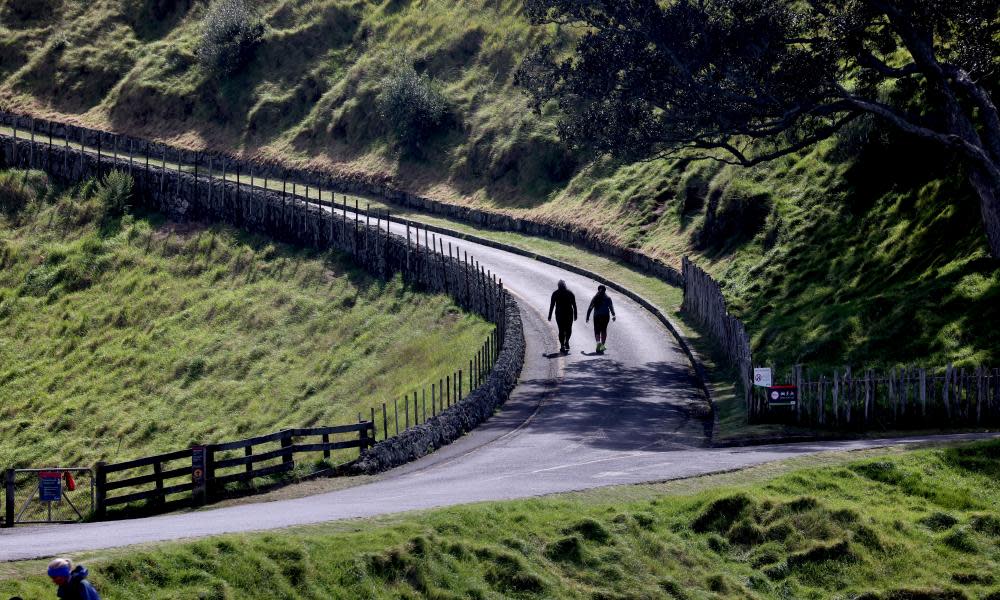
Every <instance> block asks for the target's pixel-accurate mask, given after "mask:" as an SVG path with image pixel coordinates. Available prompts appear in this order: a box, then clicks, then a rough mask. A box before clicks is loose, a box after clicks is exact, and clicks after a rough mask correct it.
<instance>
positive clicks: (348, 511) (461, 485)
mask: <svg viewBox="0 0 1000 600" xmlns="http://www.w3.org/2000/svg"><path fill="white" fill-rule="evenodd" d="M394 231H396V232H397V233H400V234H404V232H405V229H404V228H403V227H402V226H398V225H394ZM449 241H450V242H452V244H457V245H458V246H460V247H461V248H462V250H468V251H469V254H470V255H474V256H475V257H476V259H477V260H479V263H480V264H481V265H482V266H484V267H485V268H487V269H490V270H491V271H493V272H495V273H497V274H498V275H499V276H500V277H502V278H503V281H504V284H505V285H506V286H507V289H509V290H510V291H511V292H512V293H513V294H515V295H516V296H517V298H518V300H519V301H520V304H521V310H522V316H523V319H524V326H525V336H526V339H527V356H526V361H525V368H524V371H523V372H522V376H521V381H520V384H519V385H518V387H517V389H516V391H515V393H514V395H513V397H512V398H511V400H510V401H509V402H508V403H507V405H506V406H505V407H504V409H503V410H502V411H501V412H500V413H499V414H498V415H496V416H495V417H493V418H492V419H490V421H488V422H487V423H486V424H484V425H483V426H482V427H480V428H479V429H477V430H476V431H475V432H473V433H472V434H470V435H468V436H466V437H465V438H463V439H461V440H459V441H458V442H456V443H454V444H452V445H450V446H448V447H446V448H443V449H442V450H440V451H438V452H437V453H435V454H433V455H431V456H428V457H425V458H424V459H422V460H419V461H417V462H415V463H412V464H410V465H406V466H404V467H401V468H399V469H396V470H394V471H391V472H389V473H387V474H385V475H383V476H382V477H381V478H380V479H379V480H378V481H376V482H374V483H371V484H368V485H364V486H358V487H354V488H350V489H346V490H342V491H337V492H330V493H325V494H320V495H315V496H310V497H306V498H300V499H295V500H283V501H279V502H271V503H260V504H248V505H242V506H234V507H227V508H220V509H214V510H205V511H198V512H193V513H184V514H172V515H165V516H159V517H151V518H145V519H135V520H128V521H115V522H105V523H87V524H78V525H62V526H49V527H25V528H16V529H8V530H2V532H0V560H3V561H10V560H19V559H28V558H37V557H47V556H52V555H55V554H64V553H72V552H78V551H84V550H96V549H102V548H110V547H119V546H126V545H131V544H137V543H143V542H154V541H163V540H175V539H180V538H191V537H199V536H207V535H214V534H221V533H229V532H245V531H255V530H265V529H276V528H281V527H288V526H292V525H302V524H309V523H318V522H323V521H330V520H337V519H348V518H357V517H368V516H373V515H378V514H386V513H393V512H401V511H408V510H416V509H426V508H432V507H441V506H448V505H455V504H462V503H468V502H476V501H484V500H501V499H511V498H520V497H527V496H537V495H542V494H550V493H555V492H566V491H572V490H580V489H585V488H592V487H598V486H606V485H614V484H626V483H640V482H650V481H662V480H667V479H674V478H681V477H688V476H692V475H700V474H706V473H712V472H718V471H725V470H731V469H735V468H740V467H747V466H751V465H756V464H760V463H764V462H768V461H773V460H778V459H782V458H788V457H790V456H794V455H802V454H808V453H815V452H821V451H830V450H852V449H861V448H870V447H876V446H880V445H886V444H888V443H900V440H891V441H884V440H883V441H878V440H874V441H872V440H869V441H851V442H825V443H815V444H794V445H783V446H762V447H754V448H749V449H747V448H742V449H741V448H736V449H720V448H709V447H707V441H708V433H709V430H708V428H709V427H710V417H709V415H710V413H709V410H708V406H706V404H705V400H704V399H703V397H702V396H701V394H700V392H699V388H698V386H697V384H696V381H695V379H694V376H693V373H692V370H691V367H690V365H689V364H688V362H687V359H686V357H685V355H684V353H683V352H682V351H681V350H680V348H679V347H678V346H677V343H676V341H675V340H674V339H673V337H672V336H671V334H670V333H669V332H668V331H667V330H666V329H664V328H663V327H662V326H661V325H660V323H659V322H658V321H657V320H656V319H654V318H653V317H652V315H650V314H649V313H647V312H646V311H645V310H644V309H642V308H641V307H640V306H638V305H637V304H635V303H633V302H631V301H629V300H628V299H626V298H623V297H621V296H619V295H615V294H612V296H613V298H614V301H615V307H616V310H617V313H618V320H617V322H616V323H613V324H612V325H611V329H610V335H609V340H608V347H609V350H608V352H607V353H606V354H605V355H603V356H595V355H593V354H592V352H593V349H594V343H593V336H592V335H591V330H590V329H589V327H588V326H586V325H585V324H584V322H583V316H584V313H585V312H586V306H587V303H588V302H589V299H590V296H591V295H592V294H593V292H594V291H595V289H596V287H597V284H596V283H595V282H593V281H590V280H588V279H587V278H585V277H581V276H578V275H575V274H572V273H569V272H567V271H564V270H562V269H559V268H557V267H553V266H549V265H546V264H543V263H540V262H537V261H535V260H532V259H530V258H526V257H522V256H518V255H514V254H510V253H507V252H504V251H501V250H496V249H492V248H488V247H485V246H479V245H476V244H471V243H468V242H465V241H461V240H458V239H449V238H447V237H445V244H447V243H448V242H449ZM559 279H565V280H566V282H567V284H568V285H569V288H570V289H571V290H573V291H574V292H575V293H576V296H577V303H578V305H579V306H580V320H579V321H578V322H577V324H576V327H575V329H574V335H573V340H572V346H573V350H572V351H571V353H570V354H569V355H568V356H561V355H559V354H557V353H556V352H555V351H556V350H557V349H558V342H557V340H556V331H555V328H554V324H552V323H548V322H547V321H546V320H545V316H546V312H547V310H548V300H549V294H550V293H551V291H552V290H553V289H554V287H555V284H556V281H557V280H559ZM974 437H977V436H948V438H949V439H972V438H974ZM926 439H929V438H910V439H908V440H905V441H906V442H920V441H925V440H926ZM935 439H939V440H940V439H941V438H935Z"/></svg>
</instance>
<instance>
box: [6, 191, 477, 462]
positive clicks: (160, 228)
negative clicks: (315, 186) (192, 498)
mask: <svg viewBox="0 0 1000 600" xmlns="http://www.w3.org/2000/svg"><path fill="white" fill-rule="evenodd" d="M0 183H2V186H0V187H2V193H3V194H4V195H5V197H10V195H11V194H13V193H24V194H26V197H27V198H29V199H32V204H30V205H29V206H28V207H27V208H26V209H25V210H24V211H22V213H21V214H20V215H19V216H18V217H10V216H7V217H5V216H3V214H2V213H0V267H2V268H0V330H2V333H3V334H2V335H0V464H3V465H18V466H22V465H28V466H37V465H38V464H42V463H53V462H58V463H74V464H75V463H84V464H89V463H90V462H92V461H94V460H97V459H102V458H103V459H113V458H119V459H124V458H130V457H136V456H141V455H145V454H149V453H151V452H153V451H165V450H171V449H176V448H183V447H187V446H188V445H189V444H191V443H193V442H202V443H205V442H209V441H220V440H226V439H238V438H239V437H247V436H249V435H257V434H262V433H268V432H270V431H273V430H276V429H278V428H281V427H289V426H294V427H302V426H311V425H320V424H336V423H345V422H351V421H353V420H354V419H356V418H357V413H358V411H364V412H365V414H367V412H368V408H369V407H370V406H375V405H377V403H381V402H383V401H387V400H391V399H392V398H398V397H400V396H401V395H403V394H404V393H408V392H410V391H412V390H413V389H419V388H420V387H422V386H423V385H424V384H425V383H426V384H429V383H430V382H432V381H434V382H436V381H437V379H438V378H439V377H441V376H444V375H446V374H450V373H451V372H452V371H453V370H454V368H455V367H456V366H457V365H461V364H462V362H463V361H464V360H467V359H468V357H469V356H471V354H472V353H474V351H475V349H476V348H477V347H478V346H479V344H480V343H481V342H482V340H483V339H484V338H485V336H486V334H487V332H488V330H489V325H488V324H487V323H485V322H484V321H482V320H481V319H479V318H476V317H472V316H470V315H465V314H463V313H461V312H460V311H459V309H458V308H457V307H456V306H455V305H454V304H452V303H451V302H450V301H449V300H448V299H447V298H445V297H441V296H427V295H424V294H421V293H416V292H413V291H411V290H410V289H408V288H407V287H406V286H404V285H403V284H402V282H401V281H400V280H399V279H398V278H397V279H395V280H393V281H390V282H382V281H379V280H377V279H374V278H372V277H369V276H368V275H366V274H364V273H363V272H361V271H359V270H358V269H356V268H355V267H353V266H352V265H351V264H350V263H349V261H348V260H347V259H345V258H344V257H342V256H338V255H330V254H322V253H318V252H313V251H306V250H297V249H294V248H291V247H287V246H283V245H277V244H274V243H272V242H270V241H269V240H267V239H265V238H261V237H250V236H246V235H244V234H241V233H239V232H236V231H234V230H232V229H229V228H225V227H213V228H210V229H183V228H179V227H178V226H176V225H174V224H172V223H169V222H164V221H163V220H162V219H161V218H160V217H158V216H157V215H144V216H140V217H138V218H132V217H126V218H125V220H124V221H122V222H121V223H120V224H119V223H113V224H111V225H104V226H102V225H100V224H99V222H98V221H97V220H96V217H95V214H96V213H97V211H98V210H99V206H100V200H99V198H100V197H101V193H102V192H101V190H100V189H95V188H94V186H93V185H90V184H88V185H87V186H83V187H81V188H77V189H75V190H72V191H70V192H67V193H65V194H60V193H59V192H57V191H55V190H53V188H51V187H50V186H49V185H48V184H47V182H45V180H44V177H43V176H42V175H41V174H38V173H32V174H24V173H21V172H4V173H2V174H0Z"/></svg>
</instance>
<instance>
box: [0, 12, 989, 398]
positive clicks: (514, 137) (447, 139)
mask: <svg viewBox="0 0 1000 600" xmlns="http://www.w3.org/2000/svg"><path fill="white" fill-rule="evenodd" d="M7 1H8V2H9V1H10V0H7ZM56 4H58V6H57V7H56V9H55V10H49V11H44V10H40V11H39V16H37V18H32V19H28V20H17V19H4V20H3V21H2V22H3V25H0V40H3V42H2V45H0V57H2V58H3V61H2V65H3V66H2V67H0V105H2V106H7V107H11V108H17V109H21V110H27V111H29V112H32V113H33V114H38V115H46V116H54V117H57V118H72V119H73V120H75V121H78V122H82V123H85V124H89V125H94V126H100V127H109V128H112V129H115V130H119V131H126V132H129V133H133V134H140V135H146V136H152V137H155V138H158V139H161V140H166V141H170V142H172V143H175V144H179V145H184V146H189V147H197V148H206V147H207V148H218V149H223V150H233V151H238V152H242V153H243V154H244V155H247V156H257V157H262V158H267V159H269V160H275V161H280V162H282V163H284V164H287V165H299V166H309V167H314V168H318V169H325V170H328V171H330V172H333V173H338V174H349V175H352V176H363V177H369V178H372V179H374V180H377V181H389V182H391V183H392V184H393V185H395V186H397V187H399V188H402V189H406V190H407V191H410V192H416V193H422V194H425V195H429V196H431V197H434V198H437V199H440V200H444V201H447V202H453V203H460V204H465V205H470V206H477V207H484V208H489V209H492V210H496V211H500V212H505V213H511V214H516V215H518V216H523V217H527V218H531V219H535V220H538V221H544V222H549V223H555V224H561V225H570V226H577V227H584V228H586V229H588V230H589V231H591V232H592V233H593V234H594V235H595V236H598V237H600V238H602V239H605V240H608V241H614V242H617V243H620V244H622V245H625V246H628V247H631V248H635V249H638V250H640V251H642V252H644V253H646V254H649V255H651V256H655V257H659V258H661V259H663V260H665V261H667V262H669V263H672V264H674V265H677V264H678V263H679V260H680V257H681V256H682V255H685V254H687V255H690V256H692V258H693V259H694V260H695V261H696V262H698V263H699V264H701V265H702V266H703V267H705V268H706V269H708V270H709V271H711V272H712V273H713V275H714V276H716V278H718V279H719V280H720V281H721V282H722V283H723V285H724V287H725V292H726V294H727V296H728V298H729V300H730V304H731V306H732V310H733V311H734V313H735V314H737V315H738V316H740V317H741V318H742V319H743V320H744V321H745V322H746V323H747V326H748V329H749V331H750V333H751V335H752V338H753V346H754V355H755V357H756V359H757V362H758V363H761V364H766V363H773V364H775V365H776V366H777V367H778V368H779V369H782V370H784V369H788V368H790V367H791V366H792V365H794V364H796V363H802V364H806V365H808V366H809V367H810V368H811V369H812V370H813V371H814V372H815V371H817V370H819V369H825V370H827V371H829V370H830V369H831V368H832V367H834V366H839V367H842V366H843V365H846V364H850V365H851V366H853V367H854V368H855V369H858V368H862V367H865V368H878V367H885V366H892V365H900V364H919V365H920V366H925V367H938V366H943V365H944V364H946V363H948V362H952V363H955V364H956V365H959V366H964V367H972V366H979V365H982V364H986V365H995V364H998V363H1000V360H998V359H1000V354H998V352H1000V337H998V336H1000V333H998V331H1000V326H998V325H1000V302H998V299H1000V268H998V267H997V263H996V261H993V260H990V259H989V258H988V257H987V252H986V245H985V238H984V235H983V231H982V225H981V222H980V220H981V219H980V216H979V208H978V205H977V201H976V198H975V196H974V194H973V193H972V192H971V191H970V189H969V187H968V185H967V184H966V183H965V181H964V179H963V174H962V169H961V168H960V166H959V165H957V164H956V163H955V161H954V160H953V158H952V157H950V156H948V155H946V154H943V153H942V152H940V151H939V150H937V149H935V148H933V147H926V146H923V145H921V144H919V143H917V142H914V140H912V139H909V138H903V137H900V136H898V135H894V134H892V133H891V132H888V131H886V130H884V129H883V128H881V127H879V126H878V125H877V124H873V123H872V122H870V121H865V120H861V121H859V123H858V124H856V125H854V126H852V127H851V128H849V129H847V130H845V131H844V132H843V133H842V134H841V135H840V136H839V137H838V138H837V139H833V140H829V141H827V142H825V143H823V144H820V145H819V146H818V147H816V148H813V149H810V150H807V151H804V152H801V153H798V154H795V155H792V156H788V157H785V158H783V159H780V160H777V161H774V162H772V163H768V164H764V165H760V166H757V167H755V168H753V169H738V168H735V167H720V166H719V165H717V164H713V163H710V162H697V163H692V162H690V161H687V160H672V161H664V160H657V161H649V162H643V163H636V164H620V163H618V162H615V161H613V160H610V159H608V158H600V159H597V160H596V161H593V162H587V161H586V160H584V158H583V155H582V154H580V153H575V152H572V151H569V150H567V149H565V148H563V147H562V144H561V143H560V142H559V139H558V136H557V134H556V130H555V126H554V123H555V115H553V114H552V113H551V111H550V110H548V109H546V110H543V111H542V113H541V114H539V113H536V112H533V111H531V110H529V106H528V101H527V98H526V97H525V96H524V95H523V94H522V93H521V91H520V90H518V89H517V88H516V87H515V86H514V84H513V81H514V71H515V69H516V67H517V65H518V64H519V62H520V60H521V58H522V57H523V56H525V54H526V53H527V52H529V51H530V50H531V49H532V48H534V47H535V46H537V45H538V44H540V43H543V42H552V43H554V44H556V46H557V47H558V48H560V49H565V47H566V45H567V43H568V42H569V41H571V40H572V38H573V36H575V35H576V33H574V32H573V31H571V30H570V29H569V28H562V29H556V28H551V27H545V28H533V27H531V26H529V25H528V23H527V22H526V20H525V19H524V17H523V15H522V10H521V3H520V2H518V1H517V0H502V1H499V2H487V1H485V0H476V1H472V2H462V3H455V2H446V1H444V0H421V1H415V0H366V1H355V0H264V1H261V2H258V3H255V4H256V5H258V6H259V7H260V10H261V14H262V16H263V18H264V21H265V22H266V24H267V30H266V32H265V34H264V39H263V43H262V45H261V47H260V48H259V49H258V51H257V53H256V56H255V58H254V59H253V60H252V61H251V62H250V63H249V64H248V66H247V67H246V69H245V70H243V71H242V72H241V73H240V74H238V75H236V76H234V77H232V78H229V79H224V80H220V79H217V78H215V77H213V76H211V75H210V74H209V73H207V72H206V71H205V70H203V69H202V68H200V67H199V65H198V60H197V55H196V51H197V44H198V40H199V37H200V28H201V19H202V17H203V15H204V11H205V3H200V2H195V3H188V2H176V3H160V2H154V1H152V0H125V1H123V0H95V1H93V2H81V1H79V0H63V1H62V2H59V3H56ZM157 6H160V7H162V6H174V7H176V8H175V9H171V10H166V11H165V12H164V11H162V10H161V11H160V12H161V13H162V14H159V15H158V16H156V17H152V18H151V17H150V14H152V13H151V12H150V11H151V10H153V8H155V7H157ZM400 63H409V64H410V65H412V66H414V67H415V68H416V70H417V71H418V72H421V73H426V74H428V75H429V76H430V78H431V79H433V80H434V82H435V85H436V86H437V87H438V88H439V89H440V90H441V92H442V94H443V96H444V98H445V101H446V103H447V104H448V106H449V117H448V119H447V122H448V126H447V128H446V130H445V131H444V132H442V133H440V134H438V135H436V136H435V137H433V138H432V139H431V140H429V142H428V143H427V144H426V145H425V146H424V147H423V148H422V152H421V155H422V156H421V157H420V158H414V157H413V156H409V155H406V154H405V153H400V152H399V151H398V149H397V148H395V147H394V144H393V141H392V138H391V135H390V134H389V128H388V126H387V124H386V123H384V122H383V121H382V120H381V119H380V117H379V116H378V114H377V111H376V109H375V98H376V97H377V95H378V93H379V91H380V82H381V81H382V80H383V78H384V77H385V75H386V74H388V73H390V72H393V71H394V70H395V69H397V68H398V67H399V66H400ZM713 203H715V204H717V211H716V213H715V214H716V215H717V217H718V218H717V219H716V220H715V222H716V224H717V225H718V226H717V227H715V228H714V230H713V231H714V233H712V234H711V235H703V234H702V231H703V229H704V227H705V224H706V221H708V220H710V219H708V218H707V217H708V216H709V215H708V213H709V212H710V211H709V207H710V206H712V205H713ZM519 243H520V242H519ZM537 244H538V245H539V246H540V247H544V243H543V242H538V243H537ZM547 250H549V251H552V252H553V253H558V252H561V250H560V249H559V247H548V248H547ZM570 256H571V258H574V259H576V260H577V261H585V262H586V261H589V260H591V259H590V257H589V256H587V255H577V254H575V253H574V252H573V251H570ZM610 273H615V271H614V267H613V266H612V267H610V270H609V274H610ZM614 277H617V275H613V276H612V278H614ZM622 277H627V275H623V276H622ZM623 283H626V284H630V285H634V286H635V289H636V290H637V291H639V292H640V293H643V295H649V296H654V297H653V298H650V299H651V300H654V301H655V300H656V298H655V297H657V296H659V297H665V296H664V294H663V293H661V291H662V290H660V289H658V288H659V287H660V286H658V285H656V284H650V283H649V282H647V281H642V280H638V281H632V282H631V283H630V282H628V281H623ZM647 285H648V286H651V287H650V288H645V286H647ZM643 288H645V289H643ZM663 302H666V303H667V304H675V303H676V301H675V300H673V299H671V300H664V301H663ZM694 337H697V336H694ZM705 348H706V349H707V345H706V346H705ZM704 353H705V354H710V352H708V351H707V350H706V351H705V352H704ZM725 378H726V374H725V373H723V374H722V375H721V376H718V377H717V376H714V375H713V379H719V380H724V379H725Z"/></svg>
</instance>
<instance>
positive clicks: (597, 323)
mask: <svg viewBox="0 0 1000 600" xmlns="http://www.w3.org/2000/svg"><path fill="white" fill-rule="evenodd" d="M591 312H593V313H594V337H595V338H596V339H597V353H598V354H600V353H602V352H604V351H605V350H607V348H608V347H607V346H606V345H605V344H607V341H608V320H609V319H610V320H612V321H613V320H615V305H614V303H612V302H611V297H610V296H608V288H606V287H604V286H603V285H599V286H597V295H596V296H594V298H593V299H592V300H591V301H590V306H589V307H587V321H588V322H589V321H590V313H591Z"/></svg>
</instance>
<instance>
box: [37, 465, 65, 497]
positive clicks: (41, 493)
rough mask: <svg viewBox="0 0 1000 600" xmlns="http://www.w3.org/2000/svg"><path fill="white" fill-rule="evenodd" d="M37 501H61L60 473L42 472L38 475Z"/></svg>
mask: <svg viewBox="0 0 1000 600" xmlns="http://www.w3.org/2000/svg"><path fill="white" fill-rule="evenodd" d="M38 499H39V500H41V501H42V502H59V501H61V500H62V473H57V472H55V471H42V472H41V473H39V474H38Z"/></svg>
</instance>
